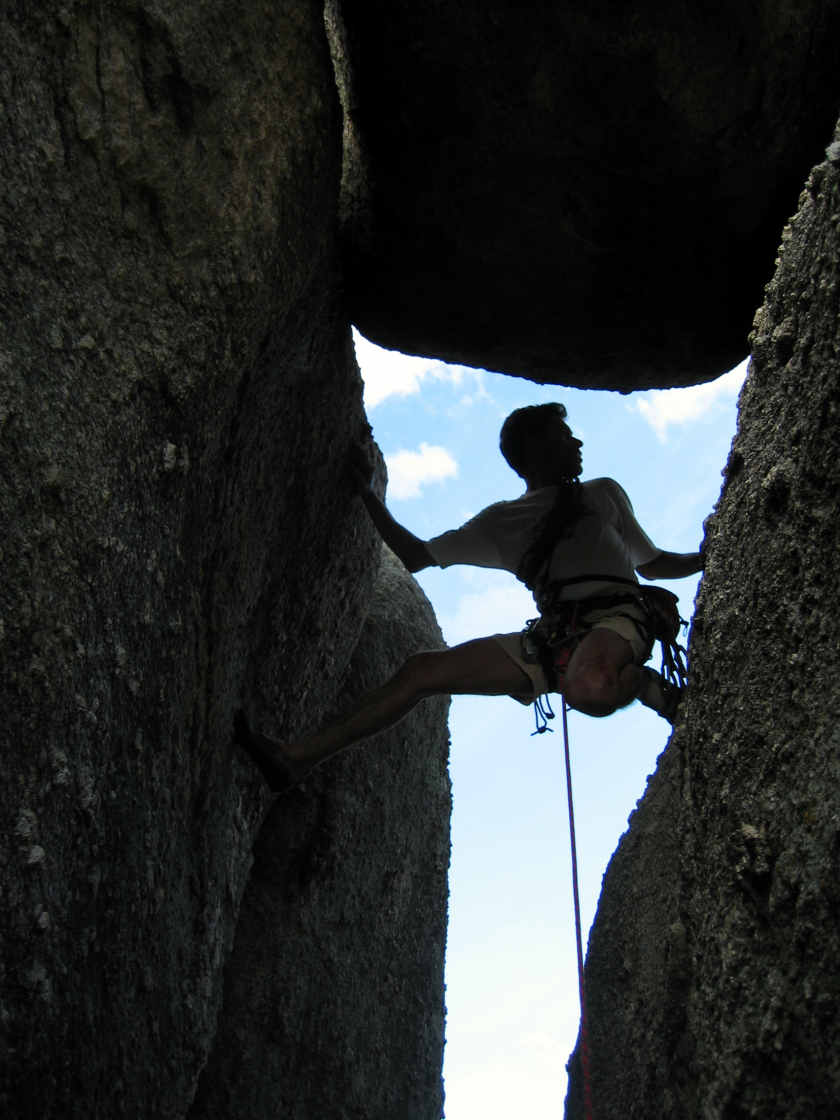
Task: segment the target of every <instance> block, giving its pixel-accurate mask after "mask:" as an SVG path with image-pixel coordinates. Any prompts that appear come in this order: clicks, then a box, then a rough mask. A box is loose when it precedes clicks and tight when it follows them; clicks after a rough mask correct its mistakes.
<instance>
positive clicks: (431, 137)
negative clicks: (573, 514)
mask: <svg viewBox="0 0 840 1120" xmlns="http://www.w3.org/2000/svg"><path fill="white" fill-rule="evenodd" d="M341 10H342V12H343V14H344V18H345V21H346V24H347V28H348V31H349V44H350V48H349V57H350V66H349V74H350V89H349V92H348V93H347V95H346V96H345V102H346V103H347V104H348V106H349V109H350V115H351V118H352V120H351V124H352V128H351V130H350V133H349V134H348V136H347V150H348V153H349V156H350V162H351V163H352V164H353V165H354V170H353V171H352V173H349V174H348V172H347V169H346V168H345V188H346V189H345V199H344V202H343V211H344V241H345V250H346V260H347V278H348V286H347V292H348V298H349V300H350V305H351V313H352V317H353V321H354V322H355V323H356V324H357V326H358V327H359V329H360V330H361V331H362V333H363V334H365V335H367V337H369V338H371V339H372V340H373V341H374V342H378V343H380V344H381V345H383V346H388V347H392V348H395V349H400V350H404V351H406V352H409V353H416V354H425V355H434V356H437V357H440V358H445V359H446V360H449V361H455V362H463V363H466V364H468V365H477V366H483V367H485V368H487V369H493V370H501V371H503V372H505V373H513V374H517V375H519V376H524V377H531V378H533V379H535V380H538V381H546V382H556V383H560V384H572V385H579V386H582V387H594V388H611V389H622V390H630V389H640V388H649V387H651V386H670V385H687V384H692V383H694V382H698V381H703V380H707V379H709V378H711V377H714V376H717V375H718V374H720V373H722V372H723V371H724V370H726V369H729V368H731V367H732V366H734V365H736V364H737V362H738V361H740V360H741V359H742V358H743V357H745V355H746V353H747V341H746V339H747V333H748V331H749V324H750V322H751V319H752V316H753V313H754V311H755V308H756V307H757V306H758V304H759V303H760V302H761V298H762V290H763V286H764V284H765V283H766V282H767V280H768V278H769V277H770V275H771V273H772V268H773V258H774V257H775V250H776V246H777V244H778V237H779V230H780V229H781V228H782V226H783V225H784V222H785V221H786V220H787V217H788V216H789V214H790V213H792V211H793V210H794V208H795V206H796V198H797V195H798V193H799V190H800V189H801V184H802V182H803V180H804V178H805V176H806V175H807V173H808V170H809V168H810V167H811V165H812V164H813V163H814V161H815V159H817V158H819V153H820V151H821V149H822V148H823V147H824V146H825V144H826V143H828V141H829V139H830V136H831V130H832V128H833V125H834V120H835V118H836V115H837V108H838V104H840V52H838V48H837V42H838V34H840V8H838V5H837V4H835V3H826V2H824V0H807V2H806V3H801V2H797V3H793V2H791V0H761V2H760V3H748V2H746V0H736V2H734V3H732V2H729V0H726V2H724V0H711V2H704V3H693V4H663V3H660V2H658V0H645V2H643V3H641V4H634V5H631V6H628V5H616V4H612V3H603V2H601V3H592V2H591V0H572V2H564V3H562V4H558V3H551V4H549V3H540V4H511V3H510V2H509V0H489V2H488V0H470V2H467V3H459V4H445V3H441V2H440V0H415V2H412V3H394V0H343V2H342V4H341Z"/></svg>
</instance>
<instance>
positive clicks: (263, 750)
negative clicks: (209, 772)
mask: <svg viewBox="0 0 840 1120" xmlns="http://www.w3.org/2000/svg"><path fill="white" fill-rule="evenodd" d="M233 737H234V740H235V741H236V742H237V743H238V744H239V746H240V747H242V749H243V750H244V751H245V752H246V753H247V754H248V755H249V757H250V758H251V760H252V761H253V762H254V763H255V764H256V766H257V769H258V770H259V772H260V773H261V774H262V776H263V777H264V778H265V780H266V782H267V783H268V788H269V789H270V790H271V791H272V792H273V793H282V792H283V790H286V789H291V788H292V786H296V785H297V784H298V782H300V781H301V780H302V779H303V777H304V776H305V774H306V769H304V767H303V766H301V764H300V763H299V762H295V761H294V760H293V759H291V758H289V757H288V755H286V754H285V753H284V751H283V744H282V743H280V742H278V740H277V739H270V738H269V737H268V735H260V733H259V732H257V731H252V730H251V725H250V724H249V723H248V717H247V716H246V715H245V713H244V712H243V711H242V709H241V708H240V709H239V711H238V712H237V713H236V714H235V715H234V717H233Z"/></svg>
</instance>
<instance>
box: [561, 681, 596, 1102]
mask: <svg viewBox="0 0 840 1120" xmlns="http://www.w3.org/2000/svg"><path fill="white" fill-rule="evenodd" d="M563 745H564V747H565V751H566V793H567V794H568V798H569V835H570V836H571V839H572V891H573V892H574V896H575V937H576V939H577V962H578V988H579V990H580V1060H581V1065H582V1066H583V1103H584V1112H585V1115H586V1120H592V1085H591V1081H590V1077H589V1031H588V1025H587V1021H586V977H585V975H584V971H583V939H582V937H581V930H580V894H579V892H578V872H577V844H576V843H575V810H574V806H573V804H572V765H571V761H570V759H569V722H568V720H567V718H566V697H565V696H564V697H563Z"/></svg>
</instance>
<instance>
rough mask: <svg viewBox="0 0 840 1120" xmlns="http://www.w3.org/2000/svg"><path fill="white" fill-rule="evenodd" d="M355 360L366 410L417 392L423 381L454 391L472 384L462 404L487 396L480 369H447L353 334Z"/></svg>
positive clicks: (428, 360)
mask: <svg viewBox="0 0 840 1120" xmlns="http://www.w3.org/2000/svg"><path fill="white" fill-rule="evenodd" d="M353 343H354V345H355V347H356V361H357V362H358V363H359V369H360V370H361V373H362V380H363V381H364V383H365V408H366V409H367V410H368V411H370V410H371V409H373V408H376V406H377V405H378V404H381V403H382V402H383V401H384V400H387V398H388V397H394V396H397V397H407V396H410V395H411V394H413V393H419V392H420V387H421V385H422V384H423V382H424V381H427V380H431V381H445V382H448V383H449V384H450V385H453V386H455V387H456V388H457V387H459V386H460V385H462V384H464V383H465V382H468V383H471V384H474V385H475V392H474V393H473V395H472V396H470V395H469V394H466V395H465V396H464V398H463V399H462V401H461V402H460V403H461V404H467V405H469V404H472V403H473V402H474V401H476V400H478V399H479V398H480V397H482V396H486V392H485V390H484V383H483V378H482V373H481V370H475V369H468V368H467V367H466V366H450V365H447V364H446V363H445V362H439V361H435V360H434V359H431V358H415V357H412V356H411V355H410V354H401V353H400V352H399V351H398V350H383V349H382V347H381V346H375V345H374V343H372V342H369V341H368V340H367V339H366V338H364V337H363V336H362V335H360V334H359V332H358V331H356V330H354V331H353Z"/></svg>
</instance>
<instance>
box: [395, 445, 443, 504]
mask: <svg viewBox="0 0 840 1120" xmlns="http://www.w3.org/2000/svg"><path fill="white" fill-rule="evenodd" d="M385 462H386V463H387V465H388V495H389V497H391V498H417V497H419V495H420V492H421V490H422V488H423V487H424V486H425V485H426V484H427V483H429V482H443V481H444V480H445V479H447V478H457V477H458V464H457V463H456V462H455V460H454V459H453V458H452V456H451V455H450V454H449V452H448V451H447V450H446V448H445V447H430V446H429V444H428V443H421V444H420V450H419V451H397V452H396V453H395V454H394V455H386V456H385Z"/></svg>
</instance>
